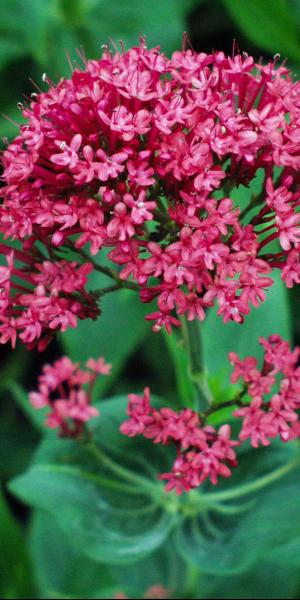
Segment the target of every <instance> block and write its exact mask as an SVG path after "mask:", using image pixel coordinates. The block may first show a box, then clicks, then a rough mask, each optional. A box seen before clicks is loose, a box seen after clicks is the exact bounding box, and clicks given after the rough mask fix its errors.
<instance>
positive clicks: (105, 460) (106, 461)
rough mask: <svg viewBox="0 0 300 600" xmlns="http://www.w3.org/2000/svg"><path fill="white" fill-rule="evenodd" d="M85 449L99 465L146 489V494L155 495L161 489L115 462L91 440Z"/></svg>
mask: <svg viewBox="0 0 300 600" xmlns="http://www.w3.org/2000/svg"><path fill="white" fill-rule="evenodd" d="M86 449H87V450H88V451H89V452H90V453H91V454H93V456H94V457H95V458H96V459H97V461H98V462H99V463H101V465H104V466H105V467H107V468H108V469H109V470H110V471H112V472H113V473H115V474H116V475H118V476H119V477H121V479H125V480H127V481H130V482H133V483H135V484H136V485H138V486H139V487H140V488H142V489H144V490H146V491H147V492H148V494H149V493H150V495H151V496H154V497H157V495H158V493H157V492H158V490H159V492H160V491H161V489H160V486H158V485H157V484H155V483H151V482H150V481H149V480H148V479H146V478H145V477H142V476H141V475H138V474H137V473H132V472H131V471H128V469H125V468H124V467H122V466H121V465H119V464H117V463H116V462H115V461H114V460H112V459H111V458H109V456H107V454H104V452H102V451H101V450H100V448H98V446H96V445H95V444H94V443H93V442H89V443H88V444H87V445H86Z"/></svg>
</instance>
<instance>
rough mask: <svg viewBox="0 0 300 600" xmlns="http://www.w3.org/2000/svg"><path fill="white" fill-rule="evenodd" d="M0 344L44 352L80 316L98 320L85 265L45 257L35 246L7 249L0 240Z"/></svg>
mask: <svg viewBox="0 0 300 600" xmlns="http://www.w3.org/2000/svg"><path fill="white" fill-rule="evenodd" d="M0 253H2V254H3V255H5V256H6V262H7V264H6V265H2V266H0V342H1V343H2V344H3V343H6V342H8V341H10V342H11V344H12V347H13V348H14V347H15V345H16V340H17V337H18V336H19V338H20V339H21V340H22V341H23V342H24V343H25V344H26V345H27V347H28V348H29V349H31V348H32V347H33V346H34V344H35V343H37V345H38V349H39V350H43V349H44V348H45V346H46V345H47V344H48V343H49V341H50V340H51V339H52V336H53V334H54V332H55V331H57V330H59V331H65V330H66V329H67V327H76V325H77V320H78V319H84V318H86V317H90V318H93V319H96V318H97V316H98V314H99V309H98V307H97V304H96V298H95V296H93V295H92V294H90V293H88V292H87V291H86V289H85V285H86V283H87V276H88V275H89V273H90V272H91V271H92V265H91V264H89V263H85V264H81V265H78V264H77V263H76V262H70V261H67V260H58V261H50V260H43V257H42V256H41V255H40V253H39V252H38V250H37V249H33V250H28V251H27V252H25V251H20V250H10V249H9V248H8V247H7V246H5V245H4V244H0Z"/></svg>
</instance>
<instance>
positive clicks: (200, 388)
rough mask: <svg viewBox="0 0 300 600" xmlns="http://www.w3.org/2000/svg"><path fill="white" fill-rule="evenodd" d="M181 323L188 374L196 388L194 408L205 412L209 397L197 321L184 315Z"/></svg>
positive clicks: (209, 400)
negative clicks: (187, 361)
mask: <svg viewBox="0 0 300 600" xmlns="http://www.w3.org/2000/svg"><path fill="white" fill-rule="evenodd" d="M181 323H182V333H183V340H184V344H185V346H186V349H187V352H188V359H189V375H190V378H191V380H192V382H193V384H194V386H195V389H196V402H195V404H196V406H195V410H196V411H197V412H205V411H206V410H207V409H208V407H209V406H210V404H211V397H210V393H209V389H208V386H207V379H206V373H205V370H204V367H203V353H202V345H201V336H200V328H199V322H198V320H197V319H195V320H194V321H188V320H187V318H186V317H183V319H182V320H181Z"/></svg>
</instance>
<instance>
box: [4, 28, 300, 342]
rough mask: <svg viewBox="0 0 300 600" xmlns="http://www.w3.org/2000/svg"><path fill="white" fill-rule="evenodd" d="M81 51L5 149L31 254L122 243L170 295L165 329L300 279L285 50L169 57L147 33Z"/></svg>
mask: <svg viewBox="0 0 300 600" xmlns="http://www.w3.org/2000/svg"><path fill="white" fill-rule="evenodd" d="M82 60H83V63H84V69H83V70H80V69H79V68H76V69H75V70H74V72H73V74H72V76H71V77H70V79H62V80H61V81H60V82H59V83H58V84H54V83H52V82H51V81H49V80H48V78H47V76H46V75H45V76H44V81H45V82H46V83H48V84H49V89H48V91H46V92H41V93H38V94H36V93H34V94H32V99H31V101H30V104H29V105H28V106H25V107H23V115H24V117H25V119H26V124H24V125H22V127H21V131H20V134H19V135H18V137H16V139H15V140H14V141H13V142H12V143H11V144H10V145H9V146H8V148H7V149H6V150H5V152H4V153H3V166H4V175H3V177H4V181H5V186H4V188H3V189H2V191H1V196H2V199H3V202H2V206H1V208H0V230H1V231H2V232H3V233H4V235H5V236H6V237H9V236H10V237H13V238H14V239H17V240H19V241H20V242H21V244H22V245H23V246H24V248H23V251H24V252H27V249H28V248H31V249H32V248H35V247H36V245H37V244H38V243H42V244H43V245H45V246H46V248H47V252H48V251H49V253H50V250H51V254H50V256H51V257H54V258H53V262H56V261H59V260H61V252H62V251H63V250H64V248H65V246H67V247H70V246H71V247H73V249H75V250H76V251H77V254H78V261H80V262H82V260H85V258H84V257H83V255H82V248H83V247H85V246H86V245H87V244H89V245H90V252H91V254H94V255H96V254H98V253H99V251H100V250H101V249H102V248H103V247H109V248H110V249H111V250H110V253H109V257H110V259H111V261H113V262H114V263H115V264H116V265H118V266H119V268H120V269H121V275H120V276H121V278H123V279H124V280H127V279H128V278H132V279H134V280H135V281H136V282H137V284H138V286H139V289H140V295H141V299H142V301H143V302H150V301H152V300H153V299H154V298H156V299H157V310H155V311H154V312H153V313H151V314H150V315H148V319H150V320H151V321H154V325H153V329H154V330H155V331H159V330H160V329H161V327H162V326H165V327H166V328H167V330H168V331H169V330H170V328H171V326H172V325H179V321H178V318H177V316H178V315H182V314H186V315H187V318H188V319H190V320H192V319H195V318H199V319H204V318H205V311H206V309H207V307H209V306H212V305H213V304H214V303H215V302H217V303H218V307H219V309H218V312H219V314H220V315H222V317H223V319H224V321H225V322H226V321H228V320H230V319H231V320H234V321H236V322H239V323H240V322H242V321H243V319H244V316H245V315H247V314H248V313H249V311H250V309H251V306H255V307H256V306H258V305H259V304H260V302H262V301H264V299H265V289H266V288H268V287H269V286H270V285H272V283H273V281H272V278H271V277H270V273H271V270H272V268H278V269H280V270H281V273H282V278H283V280H284V281H285V282H286V285H287V286H289V287H290V286H292V285H294V284H295V283H299V282H300V263H299V244H300V223H299V221H300V215H299V212H298V207H299V204H300V192H299V190H298V187H299V180H300V175H299V173H300V170H299V167H300V126H299V123H300V85H299V82H296V83H294V82H293V81H292V78H291V75H290V73H289V71H288V69H287V68H286V67H285V66H284V65H281V66H278V65H277V64H276V62H277V61H278V57H274V60H273V61H271V62H269V63H268V64H267V65H265V66H263V65H262V64H255V63H254V60H253V58H251V57H250V56H248V55H245V54H243V55H240V54H237V55H235V56H233V57H226V56H225V55H224V53H223V52H213V53H211V54H205V53H202V52H201V53H196V52H194V51H192V50H186V49H185V48H183V50H182V51H178V52H175V53H174V54H173V56H172V58H171V59H168V58H166V57H165V56H164V54H163V53H161V52H160V51H159V49H158V48H152V49H147V47H146V46H145V43H144V42H143V40H142V41H141V44H140V46H139V47H135V48H131V49H130V50H128V51H126V52H125V51H122V52H120V53H119V52H116V53H115V54H114V55H113V54H112V53H111V52H110V51H109V50H108V48H105V50H104V52H103V56H102V58H101V59H99V60H89V61H86V59H85V58H84V57H82ZM259 175H261V177H262V185H261V192H260V193H259V194H258V195H257V196H256V197H255V198H252V197H251V193H250V191H249V189H248V187H249V184H250V183H251V181H252V180H253V179H254V178H255V177H256V176H259ZM241 185H242V186H244V188H243V189H244V194H243V200H242V201H240V205H237V204H235V203H234V201H233V200H232V199H231V198H230V191H231V190H232V188H234V187H238V186H241ZM222 190H224V191H222ZM251 206H254V207H256V210H255V215H254V216H253V217H252V218H250V215H251V212H250V213H249V209H250V207H251ZM248 214H249V216H248ZM252 214H253V213H252ZM274 240H278V246H277V248H276V246H275V247H274V244H272V245H270V244H271V242H274ZM51 261H52V258H51ZM15 308H16V310H17V308H18V305H17V304H16V306H15ZM71 312H72V311H71ZM9 315H10V313H9V311H8V313H7V314H6V313H5V312H3V313H2V314H1V321H2V322H3V324H5V323H6V318H9ZM85 316H89V313H87V314H85ZM51 327H54V328H55V327H56V325H54V324H53V321H52V325H51ZM9 337H11V336H10V335H9V334H8V333H7V334H6V335H5V336H4V338H2V341H4V340H5V339H6V338H9ZM25 337H27V336H25ZM29 337H30V336H29Z"/></svg>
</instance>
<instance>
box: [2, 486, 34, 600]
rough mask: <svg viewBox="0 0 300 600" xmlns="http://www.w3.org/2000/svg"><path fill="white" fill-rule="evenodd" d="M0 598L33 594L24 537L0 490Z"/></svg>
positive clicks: (23, 596)
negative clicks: (0, 550) (0, 549)
mask: <svg viewBox="0 0 300 600" xmlns="http://www.w3.org/2000/svg"><path fill="white" fill-rule="evenodd" d="M0 542H1V547H2V548H3V550H4V549H5V551H3V552H1V554H0V573H1V578H0V595H1V598H30V597H32V594H33V586H32V578H31V574H30V569H29V560H28V556H27V553H26V543H25V536H24V534H23V532H22V530H21V528H20V527H19V524H18V523H17V521H16V520H15V519H14V517H13V515H12V514H11V512H10V509H9V507H8V505H7V503H6V500H5V498H4V496H3V494H2V492H1V489H0Z"/></svg>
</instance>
